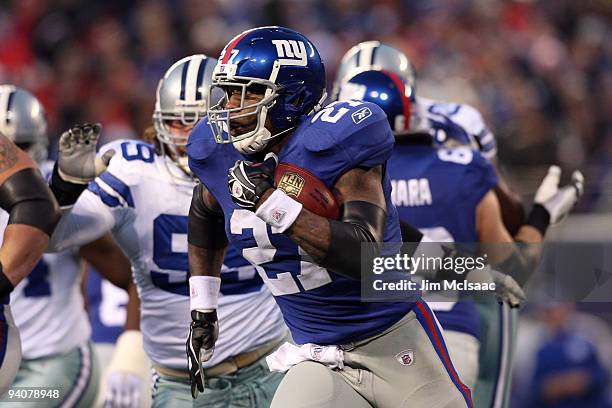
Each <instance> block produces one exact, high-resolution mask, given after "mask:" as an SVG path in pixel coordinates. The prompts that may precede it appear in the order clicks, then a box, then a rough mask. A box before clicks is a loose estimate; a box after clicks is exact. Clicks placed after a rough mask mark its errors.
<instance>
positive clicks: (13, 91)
mask: <svg viewBox="0 0 612 408" xmlns="http://www.w3.org/2000/svg"><path fill="white" fill-rule="evenodd" d="M0 133H2V134H3V135H5V136H6V137H8V138H9V139H11V140H12V141H13V142H14V143H15V144H16V145H17V146H19V147H20V148H21V149H22V150H24V151H25V152H27V153H28V154H29V155H30V157H31V158H32V159H33V160H35V161H36V162H37V163H40V162H42V161H44V160H45V159H46V158H47V154H48V151H47V147H48V145H49V139H48V138H47V118H46V115H45V109H44V108H43V106H42V105H41V104H40V102H39V101H38V99H36V97H35V96H34V95H32V94H31V93H30V92H28V91H26V90H25V89H22V88H19V87H16V86H13V85H0Z"/></svg>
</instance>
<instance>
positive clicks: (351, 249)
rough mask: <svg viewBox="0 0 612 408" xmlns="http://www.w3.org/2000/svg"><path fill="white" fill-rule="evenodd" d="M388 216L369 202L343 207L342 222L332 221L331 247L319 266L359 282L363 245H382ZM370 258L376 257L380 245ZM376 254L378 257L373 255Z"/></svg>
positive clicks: (373, 248) (330, 222)
mask: <svg viewBox="0 0 612 408" xmlns="http://www.w3.org/2000/svg"><path fill="white" fill-rule="evenodd" d="M386 218H387V213H386V212H385V210H384V209H382V208H380V207H379V206H377V205H375V204H372V203H369V202H367V201H349V202H347V203H345V204H344V209H343V214H342V219H341V221H336V220H329V226H330V232H331V237H330V241H331V242H330V245H329V248H328V250H327V254H326V255H325V258H323V260H321V262H320V265H321V266H323V267H325V268H327V269H330V270H332V271H334V272H336V273H338V274H340V275H343V276H346V277H348V278H351V279H356V280H359V279H360V277H361V256H357V254H361V250H362V247H361V243H362V242H366V243H368V242H369V243H373V244H376V243H381V242H382V240H383V236H384V233H385V221H386ZM367 247H368V248H371V249H372V252H373V253H371V254H367V256H368V257H370V256H371V257H374V256H376V253H377V252H378V250H379V248H378V245H367ZM374 252H376V253H374Z"/></svg>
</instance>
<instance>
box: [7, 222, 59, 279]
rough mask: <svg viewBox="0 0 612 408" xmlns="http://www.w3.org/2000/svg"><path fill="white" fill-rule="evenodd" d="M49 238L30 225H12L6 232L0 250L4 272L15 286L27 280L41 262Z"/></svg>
mask: <svg viewBox="0 0 612 408" xmlns="http://www.w3.org/2000/svg"><path fill="white" fill-rule="evenodd" d="M48 242H49V236H48V235H47V234H45V233H44V232H43V231H41V230H40V229H38V228H35V227H31V226H29V225H22V224H11V225H8V226H7V227H6V229H5V231H4V243H3V244H2V248H0V262H1V263H2V270H3V272H4V274H5V275H6V277H7V278H8V279H9V281H10V282H11V283H12V284H13V286H15V285H17V284H18V283H19V282H20V281H21V280H22V279H23V278H25V277H26V276H27V275H28V274H29V273H30V272H31V271H32V269H34V266H36V263H37V262H38V261H39V260H40V257H41V256H42V254H43V252H44V250H45V247H46V246H47V243H48Z"/></svg>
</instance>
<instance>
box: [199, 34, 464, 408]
mask: <svg viewBox="0 0 612 408" xmlns="http://www.w3.org/2000/svg"><path fill="white" fill-rule="evenodd" d="M212 84H213V91H215V90H221V91H222V92H223V94H224V97H223V99H222V100H221V101H220V102H219V103H218V104H216V105H215V106H210V108H209V111H208V118H207V119H205V120H202V121H200V122H199V123H198V125H197V126H196V127H195V129H194V130H193V132H192V133H191V136H190V139H189V144H188V147H187V151H188V156H189V165H190V168H191V169H192V171H193V172H194V174H195V175H196V176H197V177H198V178H199V179H200V181H201V182H202V184H201V186H200V187H199V188H197V189H196V190H195V191H194V196H193V201H192V205H191V211H190V217H189V234H188V239H189V263H190V272H191V275H192V276H191V278H190V280H189V283H190V294H191V318H192V323H191V328H190V334H189V339H188V343H187V348H188V359H189V364H190V367H191V373H192V378H191V380H192V382H193V384H194V386H197V387H198V389H200V390H201V389H203V388H204V387H203V385H204V384H203V383H202V378H201V376H200V375H199V374H200V371H199V364H200V360H201V359H203V360H206V359H207V358H210V357H211V355H212V356H214V354H213V351H214V348H215V342H216V340H217V334H218V333H221V335H222V333H223V330H224V328H223V326H222V325H219V324H218V322H217V304H218V299H219V298H218V293H219V286H220V285H221V280H220V279H219V274H220V271H221V263H222V260H223V255H224V252H225V248H226V246H227V244H228V241H229V243H230V244H232V245H233V246H234V247H236V248H237V249H239V250H240V251H241V253H242V255H243V256H244V257H245V258H247V259H248V260H249V261H250V262H251V263H252V264H253V265H255V267H256V268H257V271H258V272H259V274H260V275H261V277H262V278H263V279H264V281H265V283H266V284H267V285H268V287H269V288H270V290H271V292H272V294H273V295H274V296H275V299H276V301H277V303H278V305H279V306H280V308H281V311H282V313H283V317H284V318H285V322H286V323H287V325H288V326H289V329H290V330H291V334H292V336H293V339H294V341H295V342H296V343H297V344H298V345H291V344H286V345H283V346H282V347H281V349H279V351H277V352H276V353H274V354H273V355H272V356H271V357H270V358H268V362H269V365H270V367H271V368H272V369H274V370H278V371H287V370H288V373H287V374H286V376H285V378H284V379H283V381H282V382H281V385H280V386H279V388H278V390H277V392H276V395H275V396H274V400H273V401H272V407H274V408H286V407H330V408H331V407H334V408H337V407H351V408H356V407H371V406H376V407H393V408H396V407H400V406H408V405H409V406H414V407H430V406H436V407H465V406H470V407H471V406H472V402H471V396H470V391H469V389H468V388H467V387H466V386H465V385H464V384H463V383H461V381H460V379H459V377H458V375H457V373H456V372H455V369H454V368H453V366H452V363H451V361H450V358H449V356H448V352H447V350H446V346H445V345H444V340H443V337H442V333H441V332H440V330H439V328H438V326H437V324H436V321H435V317H434V316H433V314H432V312H431V311H430V310H429V308H428V307H427V305H426V304H425V303H423V302H422V301H420V299H419V294H418V293H414V298H413V299H411V300H412V301H407V302H386V303H369V302H362V301H361V287H360V281H359V279H360V276H361V271H360V256H359V249H360V244H361V243H372V244H381V243H384V242H400V241H401V235H400V226H399V221H398V216H397V212H396V210H395V208H394V207H393V205H392V203H391V184H390V180H389V178H388V176H387V174H386V172H385V166H386V162H387V160H388V159H389V157H390V156H391V152H392V150H393V134H392V132H391V129H390V128H389V124H388V122H387V119H386V116H385V114H384V112H383V111H382V110H381V109H380V108H379V107H378V106H377V105H375V104H371V103H368V102H359V101H348V102H341V103H334V104H332V105H328V106H325V107H323V106H321V103H322V102H323V100H324V99H325V97H326V95H325V71H324V67H323V63H322V61H321V58H320V56H319V53H318V52H317V50H316V48H315V47H314V45H313V44H312V43H311V42H310V41H309V40H308V39H307V38H306V37H304V36H303V35H301V34H299V33H297V32H295V31H292V30H289V29H286V28H282V27H262V28H256V29H252V30H248V31H245V32H243V33H242V34H240V35H238V36H236V37H235V38H234V39H233V40H232V41H231V42H230V43H229V44H228V45H227V46H226V47H225V49H224V50H223V52H222V54H221V57H220V60H219V62H218V64H217V66H216V67H215V70H214V73H213V81H212ZM211 94H212V91H211ZM277 163H281V165H287V164H288V165H291V166H292V167H293V168H294V169H298V168H299V169H298V170H295V172H296V173H297V174H294V175H291V174H289V172H285V173H284V174H283V176H282V178H281V181H282V179H283V178H284V177H285V176H287V178H286V179H285V181H286V182H287V183H286V184H289V185H290V186H291V187H292V190H291V189H289V188H287V190H288V191H292V193H293V194H297V195H299V190H300V188H303V189H304V190H307V189H311V190H310V191H312V192H313V193H321V195H324V192H323V191H322V189H321V187H318V188H313V186H312V185H310V186H308V185H306V183H305V182H304V183H302V182H299V181H298V182H296V181H295V179H298V180H299V179H300V177H301V179H302V180H309V181H310V182H312V181H313V180H314V179H318V180H320V182H321V183H322V184H323V185H324V187H325V189H326V190H330V191H332V192H333V197H334V199H335V201H337V203H338V205H339V208H340V216H339V219H329V218H326V217H323V216H321V215H318V214H316V213H315V212H314V211H311V210H309V209H307V208H306V207H307V206H310V207H311V208H313V209H315V207H316V209H317V210H321V206H323V204H321V202H325V204H327V203H328V200H320V201H319V202H318V206H317V205H314V206H313V205H312V204H313V203H312V200H311V202H310V203H307V200H304V204H302V203H300V202H298V201H296V200H294V199H293V198H291V197H290V196H289V194H287V193H285V192H284V191H283V190H281V189H280V188H275V183H274V177H275V174H274V173H275V170H276V167H277ZM285 168H287V167H285ZM228 172H229V174H228ZM291 178H293V179H294V180H293V182H291ZM296 190H298V191H297V192H296ZM317 197H320V196H317ZM318 212H319V213H325V211H318ZM422 237H423V236H422V234H420V233H419V232H418V230H416V229H412V235H411V236H410V237H408V238H409V240H410V241H413V242H419V241H420V240H421V238H422ZM408 351H410V352H408ZM402 355H405V356H406V358H398V356H402ZM410 355H413V356H414V358H413V359H412V358H408V356H410ZM213 358H214V357H213Z"/></svg>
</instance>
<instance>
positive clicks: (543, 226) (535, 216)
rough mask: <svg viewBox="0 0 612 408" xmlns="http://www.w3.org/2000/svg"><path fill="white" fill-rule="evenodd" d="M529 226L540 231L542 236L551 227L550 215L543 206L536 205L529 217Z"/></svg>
mask: <svg viewBox="0 0 612 408" xmlns="http://www.w3.org/2000/svg"><path fill="white" fill-rule="evenodd" d="M526 224H527V225H531V226H532V227H533V228H535V229H537V230H538V231H540V234H542V236H544V235H545V234H546V230H547V229H548V226H549V225H550V213H549V212H548V210H547V209H546V208H544V206H543V205H542V204H534V205H533V208H532V209H531V212H530V213H529V216H528V217H527V222H526Z"/></svg>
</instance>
